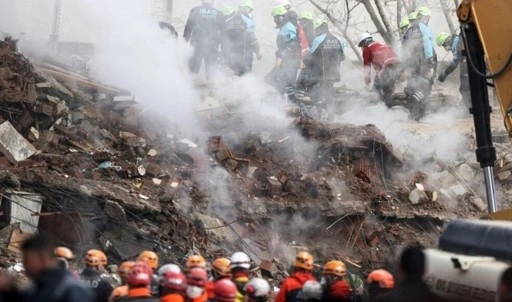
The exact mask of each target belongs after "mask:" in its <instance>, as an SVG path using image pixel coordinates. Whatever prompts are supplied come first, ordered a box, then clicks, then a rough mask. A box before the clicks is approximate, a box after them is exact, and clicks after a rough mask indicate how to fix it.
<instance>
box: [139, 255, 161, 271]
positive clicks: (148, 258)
mask: <svg viewBox="0 0 512 302" xmlns="http://www.w3.org/2000/svg"><path fill="white" fill-rule="evenodd" d="M137 261H143V262H146V263H147V265H148V266H149V267H151V268H152V269H156V268H157V267H158V255H157V254H156V253H155V252H152V251H143V252H142V253H140V255H139V257H137Z"/></svg>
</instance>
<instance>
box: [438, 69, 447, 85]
mask: <svg viewBox="0 0 512 302" xmlns="http://www.w3.org/2000/svg"><path fill="white" fill-rule="evenodd" d="M447 76H448V75H447V74H446V72H441V74H440V75H439V76H438V77H437V80H438V81H439V82H441V83H442V82H444V81H445V80H446V77H447Z"/></svg>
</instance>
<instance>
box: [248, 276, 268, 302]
mask: <svg viewBox="0 0 512 302" xmlns="http://www.w3.org/2000/svg"><path fill="white" fill-rule="evenodd" d="M244 292H245V297H244V302H266V301H267V299H268V295H269V293H270V284H268V282H267V280H265V279H262V278H252V279H251V280H249V282H247V284H246V285H245V286H244Z"/></svg>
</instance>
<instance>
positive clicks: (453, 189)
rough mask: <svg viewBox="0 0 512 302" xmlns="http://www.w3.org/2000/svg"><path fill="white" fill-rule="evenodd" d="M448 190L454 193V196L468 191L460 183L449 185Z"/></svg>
mask: <svg viewBox="0 0 512 302" xmlns="http://www.w3.org/2000/svg"><path fill="white" fill-rule="evenodd" d="M449 190H450V191H451V192H452V193H453V194H454V195H455V196H462V195H464V194H466V193H467V192H468V190H467V189H466V188H465V187H464V186H463V185H461V184H458V185H455V186H451V187H450V188H449Z"/></svg>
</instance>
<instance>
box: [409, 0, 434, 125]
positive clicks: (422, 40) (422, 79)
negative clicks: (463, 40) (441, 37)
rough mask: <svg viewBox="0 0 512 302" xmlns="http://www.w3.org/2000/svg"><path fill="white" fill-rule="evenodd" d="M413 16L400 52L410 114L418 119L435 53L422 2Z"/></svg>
mask: <svg viewBox="0 0 512 302" xmlns="http://www.w3.org/2000/svg"><path fill="white" fill-rule="evenodd" d="M417 13H418V15H417V20H416V21H415V22H413V23H411V24H410V25H409V28H408V29H407V31H406V32H405V34H404V39H403V55H404V63H405V68H406V70H407V73H408V74H407V78H408V80H407V86H406V88H405V90H404V92H405V95H406V96H407V97H408V98H409V100H410V101H409V103H408V105H407V106H408V108H409V110H410V115H411V118H413V119H415V120H419V119H420V118H422V117H423V116H424V115H425V114H426V108H427V102H428V98H429V96H430V92H431V91H432V84H433V81H434V76H435V71H436V68H437V55H436V53H435V50H434V44H433V43H434V39H433V37H432V30H431V29H430V27H429V26H428V22H429V20H430V16H431V11H430V9H429V8H428V7H426V6H422V7H420V8H418V10H417Z"/></svg>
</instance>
